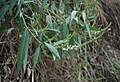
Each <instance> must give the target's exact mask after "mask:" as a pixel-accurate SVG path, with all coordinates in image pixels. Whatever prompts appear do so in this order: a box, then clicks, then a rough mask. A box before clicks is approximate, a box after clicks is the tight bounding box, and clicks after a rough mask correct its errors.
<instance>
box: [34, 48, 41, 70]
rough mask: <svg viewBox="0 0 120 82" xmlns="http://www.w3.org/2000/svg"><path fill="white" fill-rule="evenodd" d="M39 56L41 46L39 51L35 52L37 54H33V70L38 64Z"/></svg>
mask: <svg viewBox="0 0 120 82" xmlns="http://www.w3.org/2000/svg"><path fill="white" fill-rule="evenodd" d="M39 56H40V46H38V47H37V49H36V50H35V53H34V54H33V68H35V66H36V64H37V62H38V59H39Z"/></svg>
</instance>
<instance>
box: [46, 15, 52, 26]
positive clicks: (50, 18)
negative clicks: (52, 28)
mask: <svg viewBox="0 0 120 82" xmlns="http://www.w3.org/2000/svg"><path fill="white" fill-rule="evenodd" d="M46 22H47V23H48V24H50V25H52V16H51V15H47V16H46Z"/></svg>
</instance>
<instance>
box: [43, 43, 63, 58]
mask: <svg viewBox="0 0 120 82" xmlns="http://www.w3.org/2000/svg"><path fill="white" fill-rule="evenodd" d="M45 45H46V46H47V47H48V49H49V50H50V52H51V53H52V56H53V59H54V60H55V59H56V56H57V57H58V58H59V59H61V57H60V55H59V53H58V51H57V49H56V48H55V47H54V46H52V45H51V44H48V43H46V42H45Z"/></svg>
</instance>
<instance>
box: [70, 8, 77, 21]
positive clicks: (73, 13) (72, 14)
mask: <svg viewBox="0 0 120 82" xmlns="http://www.w3.org/2000/svg"><path fill="white" fill-rule="evenodd" d="M76 14H77V11H75V10H74V11H72V13H71V21H72V20H73V19H74V18H75V16H76Z"/></svg>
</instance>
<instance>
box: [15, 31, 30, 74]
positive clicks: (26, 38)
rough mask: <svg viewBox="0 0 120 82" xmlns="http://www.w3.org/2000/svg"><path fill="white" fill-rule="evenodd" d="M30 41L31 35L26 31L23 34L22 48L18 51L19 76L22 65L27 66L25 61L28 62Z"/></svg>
mask: <svg viewBox="0 0 120 82" xmlns="http://www.w3.org/2000/svg"><path fill="white" fill-rule="evenodd" d="M28 41H29V33H28V30H27V29H25V31H24V32H23V34H22V38H21V41H20V47H19V49H18V57H17V75H18V74H19V71H20V70H21V68H22V65H23V64H24V66H25V60H27V55H28ZM24 59H25V60H24ZM24 69H25V68H24Z"/></svg>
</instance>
